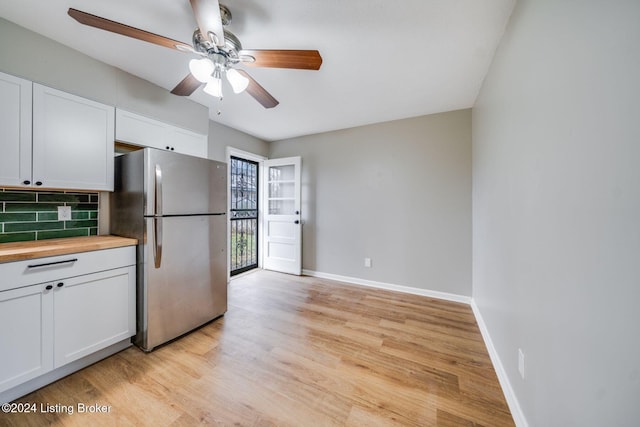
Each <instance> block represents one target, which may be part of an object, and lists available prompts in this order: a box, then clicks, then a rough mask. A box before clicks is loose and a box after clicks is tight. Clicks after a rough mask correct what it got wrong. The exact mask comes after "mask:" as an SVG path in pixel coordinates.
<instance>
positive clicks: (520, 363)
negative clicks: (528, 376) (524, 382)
mask: <svg viewBox="0 0 640 427" xmlns="http://www.w3.org/2000/svg"><path fill="white" fill-rule="evenodd" d="M518 372H520V376H521V377H522V379H524V352H523V351H522V349H521V348H519V349H518Z"/></svg>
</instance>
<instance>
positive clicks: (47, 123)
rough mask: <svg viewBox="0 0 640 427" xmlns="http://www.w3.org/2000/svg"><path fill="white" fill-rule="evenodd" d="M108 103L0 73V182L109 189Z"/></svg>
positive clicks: (110, 137)
mask: <svg viewBox="0 0 640 427" xmlns="http://www.w3.org/2000/svg"><path fill="white" fill-rule="evenodd" d="M114 116H115V113H114V108H113V107H111V106H108V105H104V104H100V103H98V102H94V101H90V100H88V99H84V98H80V97H78V96H75V95H70V94H68V93H65V92H61V91H59V90H55V89H51V88H48V87H45V86H42V85H39V84H36V83H32V82H30V81H28V80H24V79H20V78H17V77H14V76H10V75H8V74H3V73H0V152H1V153H2V155H1V156H0V186H6V187H27V188H56V189H69V190H97V191H100V190H104V191H112V190H113V153H114V146H113V144H114V127H115V124H114V120H115V119H114Z"/></svg>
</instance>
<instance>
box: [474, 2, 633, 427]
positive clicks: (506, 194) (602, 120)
mask: <svg viewBox="0 0 640 427" xmlns="http://www.w3.org/2000/svg"><path fill="white" fill-rule="evenodd" d="M639 43H640V2H638V1H637V0H632V1H624V0H615V1H596V0H583V1H579V2H578V1H568V0H562V1H559V0H520V1H519V2H518V4H517V5H516V8H515V11H514V13H513V15H512V18H511V21H510V24H509V27H508V29H507V32H506V34H505V37H504V39H503V40H502V43H501V45H500V47H499V49H498V51H497V54H496V57H495V59H494V62H493V64H492V67H491V69H490V72H489V74H488V76H487V78H486V80H485V82H484V85H483V88H482V90H481V93H480V96H479V98H478V100H477V103H476V105H475V106H474V108H473V298H474V299H475V302H476V304H477V305H478V307H479V309H480V312H481V315H482V318H483V319H484V321H485V323H486V325H487V327H488V331H489V333H490V336H491V339H492V341H493V343H494V345H495V347H496V349H497V352H498V355H499V357H500V359H501V361H502V364H503V366H504V368H505V370H506V372H507V374H508V377H509V381H510V383H511V386H512V387H513V389H514V391H515V393H516V396H517V398H518V400H519V402H520V405H521V407H522V410H523V412H524V415H525V416H526V419H527V421H528V423H529V425H531V426H539V427H551V426H562V427H564V426H580V427H584V426H594V427H596V426H637V425H640V339H639V337H640V330H639V328H640V310H639V309H638V302H639V301H640V120H639V119H640V102H639V99H640V44H639ZM518 348H522V349H523V351H524V353H525V362H526V363H525V369H526V377H525V380H522V379H521V378H520V376H519V374H518V369H517V351H518Z"/></svg>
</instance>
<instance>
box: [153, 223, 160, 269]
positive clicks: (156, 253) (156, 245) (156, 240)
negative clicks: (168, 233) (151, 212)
mask: <svg viewBox="0 0 640 427" xmlns="http://www.w3.org/2000/svg"><path fill="white" fill-rule="evenodd" d="M153 228H154V233H153V234H154V236H153V259H154V264H155V266H156V268H160V264H161V263H162V217H157V216H156V217H154V218H153Z"/></svg>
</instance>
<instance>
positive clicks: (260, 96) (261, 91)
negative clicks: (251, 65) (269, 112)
mask: <svg viewBox="0 0 640 427" xmlns="http://www.w3.org/2000/svg"><path fill="white" fill-rule="evenodd" d="M236 70H237V71H238V72H239V73H240V74H242V75H243V76H245V77H246V78H247V79H249V86H247V92H248V93H249V95H251V96H253V97H254V98H255V100H256V101H258V102H259V103H260V104H262V106H263V107H264V108H273V107H275V106H276V105H278V104H279V103H280V102H279V101H278V100H277V99H275V98H274V97H273V96H271V94H270V93H269V92H267V90H266V89H265V88H263V87H262V86H260V83H258V82H257V81H255V80H254V79H253V77H251V76H250V75H249V73H247V72H246V71H244V70H239V69H236Z"/></svg>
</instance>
